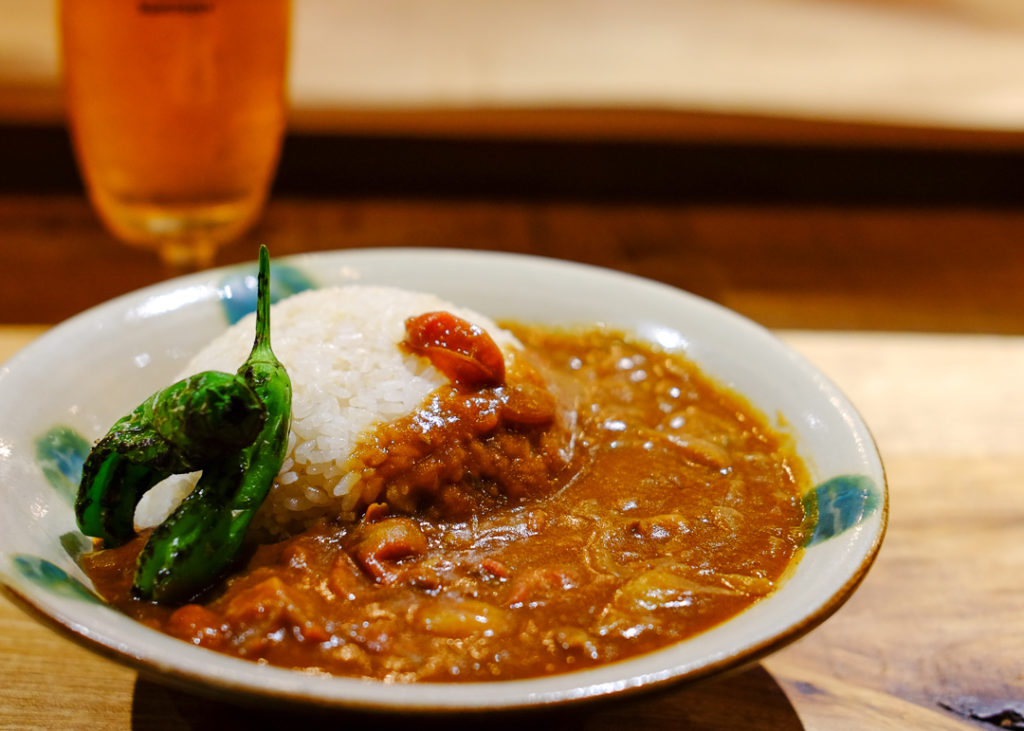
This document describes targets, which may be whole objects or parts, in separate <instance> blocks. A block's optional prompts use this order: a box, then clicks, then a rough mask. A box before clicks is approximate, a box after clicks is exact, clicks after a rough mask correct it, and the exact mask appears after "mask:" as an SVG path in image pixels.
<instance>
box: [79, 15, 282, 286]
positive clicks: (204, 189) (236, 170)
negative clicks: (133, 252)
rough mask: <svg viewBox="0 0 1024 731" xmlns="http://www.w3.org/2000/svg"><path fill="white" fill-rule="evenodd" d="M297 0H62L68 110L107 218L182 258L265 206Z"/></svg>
mask: <svg viewBox="0 0 1024 731" xmlns="http://www.w3.org/2000/svg"><path fill="white" fill-rule="evenodd" d="M290 11H291V8H290V4H289V0H61V4H60V31H61V51H62V61H63V69H64V80H65V94H66V99H67V109H68V121H69V124H70V129H71V137H72V141H73V144H74V148H75V155H76V157H77V160H78V164H79V168H80V170H81V173H82V177H83V178H84V181H85V185H86V189H87V191H88V194H89V198H90V200H91V201H92V204H93V206H94V208H95V209H96V211H97V213H98V214H99V216H100V218H101V219H102V220H103V222H104V223H105V224H106V226H107V228H108V229H109V230H110V231H111V232H112V233H113V234H114V235H115V236H117V237H118V238H120V239H122V240H123V241H125V242H128V243H131V244H137V245H142V246H146V247H150V248H153V249H155V250H157V251H158V252H159V253H160V256H161V257H162V258H163V260H164V261H165V262H166V263H167V265H168V266H169V267H170V268H171V270H172V271H187V270H191V269H199V268H204V267H207V266H209V265H210V264H212V262H213V259H214V256H215V252H216V248H217V247H218V246H219V245H221V244H223V243H226V242H228V241H230V240H232V239H235V238H236V237H238V236H240V235H241V234H242V233H244V232H245V231H246V230H247V229H248V228H249V227H250V226H251V225H252V224H253V223H254V222H255V220H256V219H257V217H258V216H259V213H260V210H261V209H262V207H263V203H264V201H265V199H266V196H267V192H268V190H269V187H270V183H271V181H272V179H273V176H274V171H275V169H276V167H277V161H278V156H279V153H280V147H281V138H282V134H283V131H284V126H285V113H286V108H285V107H286V105H285V85H286V73H287V56H288V45H289V43H288V41H289V39H288V34H289V20H290Z"/></svg>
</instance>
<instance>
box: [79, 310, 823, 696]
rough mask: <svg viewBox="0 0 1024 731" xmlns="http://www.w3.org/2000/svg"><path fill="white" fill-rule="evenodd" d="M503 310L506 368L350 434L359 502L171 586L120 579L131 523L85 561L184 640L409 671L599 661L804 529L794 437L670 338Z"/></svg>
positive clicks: (695, 615) (472, 672) (663, 638)
mask: <svg viewBox="0 0 1024 731" xmlns="http://www.w3.org/2000/svg"><path fill="white" fill-rule="evenodd" d="M512 329H513V330H514V332H515V334H516V335H517V336H518V337H519V338H520V340H521V341H522V342H523V343H524V345H525V352H524V354H523V355H522V357H521V362H517V363H514V364H510V366H509V367H510V369H511V370H512V371H513V372H514V373H515V374H516V375H515V377H512V376H510V378H509V380H508V382H507V383H503V384H499V385H490V386H487V387H484V388H480V389H475V390H471V391H467V390H464V389H459V388H455V387H452V388H450V389H443V390H442V391H441V392H438V393H437V394H435V395H434V396H433V397H432V399H431V400H430V402H428V403H427V404H424V406H423V408H422V409H421V412H419V413H417V414H413V415H411V416H410V417H409V418H408V419H406V420H400V421H398V422H395V423H392V424H388V425H383V426H382V427H381V428H380V429H378V430H377V432H376V433H375V434H374V435H373V436H372V437H371V438H370V439H368V440H366V441H365V442H364V444H363V445H362V446H361V447H360V450H358V451H360V454H359V455H357V456H358V457H359V459H360V461H361V463H362V464H364V465H365V469H366V470H367V474H366V476H365V479H376V480H378V481H379V483H380V484H379V489H380V497H379V500H378V502H376V503H375V504H373V505H371V507H370V508H369V509H368V510H367V511H366V513H365V515H363V516H362V517H361V518H360V519H359V520H358V521H348V522H341V521H337V522H334V521H322V522H320V523H319V524H317V525H315V526H313V527H312V528H310V529H309V530H307V531H305V532H304V533H301V534H299V535H296V536H293V537H291V538H288V539H287V540H284V541H278V542H274V543H269V544H266V545H261V546H259V547H257V548H254V549H253V550H252V551H251V553H250V555H249V557H248V558H247V563H246V565H245V566H244V567H242V568H241V569H240V570H239V571H237V572H236V573H234V574H232V575H231V576H229V577H228V578H226V579H225V580H224V581H223V583H222V584H221V585H220V586H219V587H218V588H217V589H215V590H214V591H212V592H210V593H209V594H207V595H205V596H203V597H200V598H199V599H198V600H197V601H195V602H193V603H190V604H186V605H184V606H181V607H165V606H159V605H156V604H153V603H150V602H142V601H138V600H135V599H133V598H132V597H131V596H130V587H131V583H132V572H133V570H134V556H135V554H137V552H138V551H139V549H140V547H141V545H142V541H143V540H144V538H140V539H137V540H136V541H133V542H132V543H130V544H127V545H126V546H123V547H120V548H117V549H112V550H109V551H99V552H97V553H95V554H92V555H91V556H89V557H87V559H86V564H85V568H86V571H87V572H88V573H89V575H90V577H91V578H92V579H93V581H94V583H95V585H96V587H97V589H98V591H100V593H101V594H103V596H105V597H106V598H107V599H108V600H109V601H111V602H112V603H113V604H115V605H116V606H118V607H120V608H121V609H123V610H124V611H126V612H128V613H130V614H132V615H133V616H135V617H137V618H138V619H140V620H141V621H143V622H145V623H147V624H149V625H151V626H153V627H155V628H158V629H160V630H162V631H164V632H167V633H169V634H171V635H174V636H177V637H179V638H181V639H183V640H185V641H188V642H191V643H194V644H196V645H201V646H203V647H208V648H211V649H214V650H217V651H220V652H225V653H229V654H233V655H237V656H240V657H243V658H248V659H252V660H259V661H265V662H268V663H271V664H274V665H280V666H284V667H292V668H304V669H315V670H319V671H323V672H327V673H332V674H339V675H347V676H356V677H366V678H377V679H383V680H391V681H403V682H407V681H481V680H497V679H513V678H524V677H532V676H538V675H545V674H551V673H560V672H566V671H569V670H573V669H578V668H583V667H589V666H593V665H597V664H601V663H607V662H612V661H615V660H620V659H623V658H627V657H630V656H635V655H637V654H640V653H644V652H648V651H651V650H654V649H657V648H660V647H663V646H665V645H668V644H670V643H673V642H677V641H679V640H682V639H685V638H687V637H690V636H692V635H694V634H695V633H698V632H701V631H703V630H705V629H707V628H709V627H712V626H714V625H716V624H718V623H720V622H722V621H724V620H725V619H727V618H729V617H731V616H733V615H735V614H736V613H738V612H740V611H742V610H743V609H744V608H745V607H748V606H749V605H751V604H752V603H753V602H756V601H757V600H758V599H760V598H761V597H764V596H766V595H767V594H769V593H770V592H772V591H773V590H774V588H775V587H776V586H777V584H778V582H779V580H780V578H781V577H783V576H784V575H785V573H786V571H787V568H788V567H789V566H790V565H791V563H792V562H793V561H794V560H795V559H796V558H797V557H798V555H799V550H800V549H799V547H800V545H801V543H802V541H803V537H804V532H803V527H802V526H803V522H804V518H805V516H804V508H803V505H802V501H801V497H802V494H803V492H804V491H805V489H806V477H805V473H804V470H803V467H802V464H801V462H800V460H799V459H798V458H797V456H796V455H795V453H794V452H793V450H792V447H791V444H790V441H789V439H788V438H787V437H785V436H784V435H782V434H780V433H777V432H776V431H775V430H773V429H772V428H770V426H769V425H768V423H767V422H766V421H765V420H764V418H763V417H762V416H760V415H758V414H756V413H755V412H754V411H753V410H752V409H751V408H750V406H749V405H748V404H746V402H745V401H744V400H743V399H742V398H740V397H738V396H736V395H734V394H731V393H729V392H728V391H726V390H724V389H722V388H720V387H718V386H717V385H715V384H714V383H712V382H711V381H709V380H708V379H706V378H704V377H703V376H702V375H701V374H700V373H699V372H698V371H697V369H696V368H695V367H694V366H693V365H692V364H690V363H689V362H688V361H686V360H685V359H683V358H681V357H680V356H678V355H674V354H670V353H664V352H660V351H658V350H656V349H653V348H651V347H649V346H647V345H643V344H639V343H636V342H633V341H631V340H629V339H627V338H625V337H623V336H621V335H619V334H616V333H610V332H605V331H602V330H592V331H587V332H582V333H581V332H572V333H568V332H554V331H549V330H544V329H537V328H531V327H519V326H517V327H513V328H512ZM438 415H442V416H443V417H444V418H441V417H439V416H438ZM434 417H437V418H434ZM448 417H451V418H448ZM445 425H447V426H445Z"/></svg>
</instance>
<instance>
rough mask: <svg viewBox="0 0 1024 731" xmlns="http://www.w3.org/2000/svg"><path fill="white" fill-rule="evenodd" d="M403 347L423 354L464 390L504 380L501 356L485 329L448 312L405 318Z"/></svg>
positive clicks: (498, 383)
mask: <svg viewBox="0 0 1024 731" xmlns="http://www.w3.org/2000/svg"><path fill="white" fill-rule="evenodd" d="M405 333H406V337H405V341H404V343H403V344H404V345H405V347H406V348H408V349H409V350H411V351H412V352H413V353H416V354H418V355H423V356H426V357H427V358H429V359H430V362H431V363H433V364H434V367H435V368H437V369H438V370H439V371H441V372H442V373H444V374H445V375H446V376H447V377H448V378H449V379H451V381H452V382H453V383H455V384H457V385H459V386H463V387H465V388H468V389H475V388H484V387H486V386H500V385H501V384H503V383H504V382H505V359H504V357H503V356H502V354H501V349H500V348H498V346H497V345H496V344H495V343H494V340H492V339H491V336H490V335H488V334H487V332H486V331H485V330H484V329H483V328H481V327H479V326H477V325H474V324H472V323H471V322H467V321H466V320H464V319H462V318H461V317H458V316H456V315H453V314H452V313H450V312H427V313H424V314H422V315H417V316H415V317H410V318H409V319H408V320H406V321H405Z"/></svg>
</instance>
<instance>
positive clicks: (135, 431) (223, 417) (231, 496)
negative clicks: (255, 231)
mask: <svg viewBox="0 0 1024 731" xmlns="http://www.w3.org/2000/svg"><path fill="white" fill-rule="evenodd" d="M258 287H259V289H258V299H257V315H256V338H255V341H254V343H253V348H252V351H251V353H250V354H249V357H248V359H247V360H246V361H245V363H243V364H242V366H241V368H239V369H238V371H237V373H235V374H229V373H222V372H219V371H204V372H203V373H199V374H197V375H195V376H191V377H189V378H186V379H184V380H183V381H179V382H178V383H175V384H174V385H172V386H169V387H168V388H166V389H164V390H162V391H159V392H157V393H156V394H154V395H153V396H151V397H150V398H149V399H147V400H146V401H145V402H143V404H142V405H140V406H139V407H138V408H137V409H135V410H134V411H133V412H132V413H131V414H129V415H127V416H125V417H123V418H122V419H120V420H119V421H118V422H117V423H116V424H114V426H113V427H112V428H111V429H110V431H109V432H108V433H107V434H106V436H104V437H103V438H102V439H101V440H100V441H99V442H97V444H96V446H95V447H93V449H92V450H91V452H90V454H89V456H88V457H87V459H86V462H85V465H84V466H83V470H82V481H81V483H80V485H79V489H78V496H77V498H76V501H75V513H76V517H77V519H78V525H79V528H81V530H82V532H83V533H85V534H86V535H90V536H94V537H96V538H101V539H102V540H103V547H104V548H112V547H115V546H117V545H120V544H122V543H125V542H126V541H127V540H129V539H130V538H132V537H133V536H134V535H135V529H134V513H135V509H136V507H137V505H138V503H139V501H140V500H141V498H142V496H143V494H144V493H145V492H146V491H147V490H149V489H150V488H151V487H153V486H154V485H156V484H157V483H158V482H160V481H161V480H163V479H165V478H166V477H168V476H170V475H171V474H180V473H185V472H193V471H197V470H202V476H201V477H200V479H199V483H198V484H197V485H196V487H195V489H194V490H193V491H192V492H191V493H190V494H189V496H188V497H187V498H186V499H185V500H184V501H183V502H182V503H181V505H179V506H178V508H177V509H176V510H175V511H174V512H173V513H172V514H171V516H170V517H169V518H167V520H165V521H164V522H163V523H162V524H161V525H159V526H158V527H157V528H156V529H155V530H154V532H153V534H152V535H151V536H150V537H149V540H148V541H147V543H146V545H145V547H144V548H143V550H142V552H141V554H140V555H139V559H138V565H137V566H136V572H135V577H134V585H133V592H134V593H135V594H136V595H137V596H139V597H141V598H144V599H155V600H157V601H161V602H174V601H179V600H185V599H189V598H191V597H192V596H195V595H196V594H198V593H200V592H201V591H203V590H204V589H206V588H208V587H209V586H210V584H211V583H212V582H213V581H214V580H215V579H216V578H217V577H218V576H219V575H220V574H221V573H222V572H223V571H224V569H225V568H226V567H227V566H228V565H229V564H230V563H231V561H232V560H233V559H234V557H235V555H236V554H237V553H238V550H239V548H240V547H241V544H242V540H243V538H244V536H245V532H246V529H247V528H248V526H249V523H250V521H251V520H252V516H253V515H254V514H255V512H256V510H257V509H258V508H259V507H260V505H261V504H262V503H263V501H264V499H265V498H266V496H267V493H268V492H269V491H270V487H271V485H272V483H273V480H274V477H275V475H277V473H278V471H279V470H280V469H281V464H282V463H283V462H284V457H285V452H286V450H287V446H288V431H289V428H290V426H291V393H292V392H291V381H290V379H289V377H288V373H287V372H286V371H285V368H284V366H283V365H282V364H281V362H280V361H279V360H278V359H277V358H276V357H275V355H274V352H273V350H271V347H270V256H269V254H268V252H267V249H266V247H261V248H260V269H259V285H258Z"/></svg>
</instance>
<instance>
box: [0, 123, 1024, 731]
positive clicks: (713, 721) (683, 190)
mask: <svg viewBox="0 0 1024 731" xmlns="http://www.w3.org/2000/svg"><path fill="white" fill-rule="evenodd" d="M1022 163H1024V156H1022V155H1021V152H1020V149H1019V148H1018V147H1016V146H1009V147H1005V146H1004V147H1000V148H999V149H982V148H977V149H972V150H970V151H966V152H965V151H962V150H960V151H958V150H950V149H948V148H946V147H943V146H932V145H931V144H930V142H929V140H927V139H926V140H924V141H920V142H919V144H918V145H917V146H916V147H915V149H913V150H911V151H908V150H907V149H904V148H895V147H892V146H890V145H882V146H880V147H879V146H871V145H867V146H861V147H858V148H857V149H853V150H849V149H845V148H833V147H828V146H814V145H811V146H807V145H795V144H792V141H790V142H788V143H786V144H785V145H781V146H773V145H767V146H766V145H745V144H730V145H724V146H723V145H720V144H716V143H710V144H704V143H699V144H698V143H693V142H692V141H691V142H687V143H684V144H675V143H671V144H670V143H659V144H657V145H653V146H652V145H651V144H650V143H649V141H647V142H644V141H639V142H630V143H625V142H623V141H621V140H620V141H616V142H607V141H605V142H601V141H593V140H592V141H589V142H588V141H584V142H567V141H564V140H562V141H557V140H556V141H551V140H534V141H524V140H491V141H487V142H480V141H472V140H470V141H466V140H456V139H452V138H445V137H444V136H441V137H431V136H429V135H426V136H423V137H419V138H416V139H412V138H405V137H393V138H384V139H382V138H372V139H371V138H361V137H354V136H348V135H340V136H339V135H325V136H309V135H297V136H294V137H292V138H290V139H289V141H288V143H287V144H286V148H285V157H284V159H283V161H282V168H281V174H280V175H279V179H278V185H277V187H276V188H275V192H274V195H273V197H272V199H271V202H270V204H269V206H268V208H267V210H266V213H265V215H264V217H263V219H262V221H261V222H260V223H259V225H258V226H257V228H256V229H255V230H254V231H252V232H251V233H250V234H248V235H247V236H246V237H245V238H244V240H242V241H240V242H238V243H237V244H235V245H232V246H230V247H227V248H225V249H224V250H223V251H222V252H220V254H219V256H218V262H219V263H229V262H234V261H240V260H248V259H251V257H252V254H253V252H254V251H255V247H256V245H257V243H259V242H266V243H268V244H269V245H270V247H271V249H272V251H273V252H274V254H275V255H276V256H283V255H286V254H289V253H293V252H299V251H310V250H325V249H335V248H350V247H380V246H452V247H460V248H481V249H492V250H501V251H513V252H523V253H530V254H539V255H544V256H553V257H558V258H563V259H570V260H575V261H582V262H588V263H592V264H597V265H601V266H607V267H612V268H616V269H620V270H624V271H630V272H634V273H637V274H640V275H643V276H647V277H651V278H654V279H657V280H660V281H663V282H666V283H668V284H671V285H674V286H678V287H682V288H686V289H689V290H691V291H694V292H696V293H698V294H701V295H704V296H706V297H709V298H711V299H713V300H716V301H718V302H721V303H723V304H725V305H727V306H729V307H732V308H734V309H736V310H738V311H740V312H741V313H743V314H745V315H748V316H750V317H752V318H753V319H755V320H758V321H759V322H761V323H763V324H765V325H767V326H769V327H771V328H773V329H775V330H777V331H778V332H779V334H780V335H781V337H783V338H784V339H785V340H787V341H788V342H789V343H791V344H792V345H793V347H795V348H796V349H797V350H798V351H800V352H802V353H804V354H805V355H806V356H807V357H808V358H810V359H811V360H812V361H813V362H815V363H817V364H818V365H819V366H820V367H821V368H822V369H823V370H824V371H825V373H827V374H828V375H830V376H831V377H832V378H833V379H834V380H835V381H836V382H837V383H838V384H839V386H840V387H841V388H842V389H843V390H844V391H845V392H846V393H847V394H848V395H849V396H850V397H851V399H852V400H853V402H854V403H855V404H857V405H858V406H859V408H860V409H861V411H862V412H863V415H864V417H865V418H866V420H867V422H868V424H869V425H870V426H871V428H872V430H873V432H874V434H875V437H876V439H877V441H878V444H879V447H880V450H881V453H882V457H883V460H884V462H885V465H886V468H887V474H888V478H889V489H890V494H891V519H890V526H889V532H888V535H887V538H886V541H885V544H884V545H883V547H882V550H881V554H880V556H879V558H878V560H877V562H876V564H875V566H874V568H873V569H872V571H871V572H870V574H869V575H868V577H867V579H866V581H865V582H864V584H863V585H862V586H861V588H860V589H859V590H858V592H857V593H856V594H855V595H854V596H853V598H852V599H851V600H850V601H849V602H848V603H847V604H846V605H845V606H843V607H842V608H841V609H840V611H839V612H838V613H837V614H836V615H835V616H834V617H832V618H831V619H829V620H828V621H827V622H826V623H825V624H824V625H822V626H821V627H820V628H818V629H817V630H815V631H814V632H812V633H811V634H809V635H808V636H807V637H805V638H803V639H801V640H800V641H799V642H797V643H796V644H794V645H792V646H790V647H788V648H786V649H784V650H782V651H780V652H778V653H777V654H775V655H773V656H771V657H770V658H768V659H766V660H764V661H763V662H761V663H760V664H757V665H755V666H753V667H751V668H748V669H746V670H744V671H742V672H738V673H734V674H731V675H728V676H725V677H721V678H717V679H713V680H709V681H706V682H702V683H700V684H696V685H693V686H688V687H680V688H676V689H672V690H670V691H668V692H665V693H662V694H660V695H657V696H652V697H644V698H637V699H632V700H626V701H624V702H616V703H610V704H607V705H601V706H597V707H593V708H584V709H578V710H574V711H572V712H559V713H554V714H544V715H541V716H537V717H531V718H529V719H526V720H524V719H523V718H519V717H512V718H508V717H500V718H497V719H489V720H488V721H487V722H486V723H487V724H488V725H490V726H493V727H496V728H510V727H512V726H516V727H519V726H521V724H523V723H524V722H525V723H529V724H531V725H534V726H537V727H543V728H560V729H561V728H568V729H606V728H607V729H612V728H621V727H628V728H638V729H639V728H699V729H732V728H765V729H786V730H789V729H800V728H806V729H840V730H842V729H865V728H870V729H889V728H892V729H904V728H927V729H947V728H948V729H956V728H961V729H963V728H986V727H988V728H991V727H997V728H1024V632H1021V625H1022V621H1024V583H1022V582H1021V579H1020V577H1021V576H1024V541H1021V535H1022V533H1021V531H1022V530H1024V489H1022V487H1021V484H1020V483H1021V477H1020V476H1021V474H1022V473H1024V410H1022V408H1021V405H1022V404H1024V379H1021V377H1020V374H1022V373H1024V287H1022V286H1021V284H1022V283H1024V246H1021V242H1022V241H1024V205H1022V203H1024V201H1022V200H1021V192H1020V185H1019V171H1020V169H1022V168H1021V164H1022ZM77 186H78V183H77V178H76V177H75V174H74V168H73V164H72V162H71V160H70V156H69V154H68V150H67V147H66V141H64V138H63V132H62V131H61V130H59V129H49V130H48V129H45V128H44V129H37V128H34V127H32V128H29V127H11V126H8V127H2V126H0V262H3V267H2V269H0V283H2V286H0V362H2V361H3V360H5V359H6V358H8V357H9V356H10V355H12V354H13V353H14V352H16V351H17V350H18V349H19V348H20V347H22V346H24V345H25V344H26V343H28V342H30V341H31V340H32V339H33V338H34V337H37V336H38V335H40V334H41V333H43V332H45V330H46V328H47V327H49V326H51V325H53V324H54V323H56V322H58V321H60V320H62V319H64V318H66V317H68V316H70V315H72V314H74V313H76V312H78V311H80V310H82V309H84V308H86V307H89V306H92V305H94V304H98V303H99V302H101V301H104V300H106V299H109V298H110V297H113V296H116V295H118V294H121V293H124V292H127V291H130V290H132V289H135V288H137V287H141V286H144V285H147V284H150V283H153V282H156V281H158V280H160V279H161V278H163V277H164V276H165V275H166V273H165V272H164V271H162V270H161V268H160V266H159V264H158V263H157V262H156V260H155V259H154V257H153V256H152V255H151V254H150V253H149V252H145V251H141V250H135V249H131V248H128V247H125V246H122V245H120V244H118V243H117V242H115V241H114V240H112V239H111V238H110V236H109V235H107V234H106V233H105V232H104V231H103V230H102V229H101V228H100V226H99V224H98V223H97V222H96V219H95V217H94V216H93V214H92V212H91V211H90V209H89V207H88V204H87V202H86V201H85V199H84V196H83V195H82V193H81V191H80V190H79V188H78V187H77ZM467 721H469V724H470V725H471V726H473V725H475V724H474V722H473V719H442V720H432V721H426V722H423V724H422V725H425V726H426V727H428V728H433V727H435V726H436V727H439V726H441V725H442V723H443V724H444V725H445V727H450V726H451V724H452V723H463V724H465V723H466V722H467ZM242 723H244V724H246V725H247V726H248V727H252V728H294V727H295V723H296V722H295V719H294V718H293V716H292V715H290V714H288V713H285V712H281V711H274V710H269V711H268V710H264V709H252V708H241V707H236V706H234V705H232V704H230V703H227V702H224V701H215V700H209V699H205V698H201V697H198V696H195V695H192V694H190V693H185V692H182V691H180V690H176V689H172V688H168V687H164V686H163V685H161V684H160V683H159V682H156V681H155V680H153V679H150V678H145V677H140V676H138V675H137V674H136V673H135V672H134V671H131V670H129V669H126V668H124V667H121V666H119V665H117V664H115V663H113V662H111V661H109V660H106V659H103V658H100V657H97V656H94V655H92V654H90V653H89V652H87V651H85V650H83V649H81V648H80V647H78V646H77V645H75V644H74V643H72V642H70V641H69V640H67V639H66V638H64V637H63V636H61V635H59V634H57V633H54V632H53V631H51V630H50V629H48V628H46V627H44V626H43V625H41V624H38V623H37V622H36V621H35V620H34V619H33V618H31V617H30V616H28V615H27V614H25V613H23V612H22V611H21V610H20V609H18V608H16V607H15V606H14V605H12V604H10V603H9V602H8V601H6V600H0V728H97V729H104V728H110V729H127V728H135V729H149V728H196V729H205V728H223V727H233V726H235V725H240V724H242ZM345 723H348V724H352V723H357V724H358V723H369V724H373V725H374V727H385V728H392V727H397V726H398V725H399V724H403V725H404V724H407V723H409V719H392V718H386V717H385V718H370V719H367V718H364V717H359V716H353V715H351V714H344V713H338V714H330V715H328V716H314V717H303V724H304V725H306V726H310V727H313V728H320V727H324V728H326V727H332V728H334V727H338V726H339V725H341V724H345ZM416 723H417V724H420V723H421V722H420V721H419V720H417V721H416Z"/></svg>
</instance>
